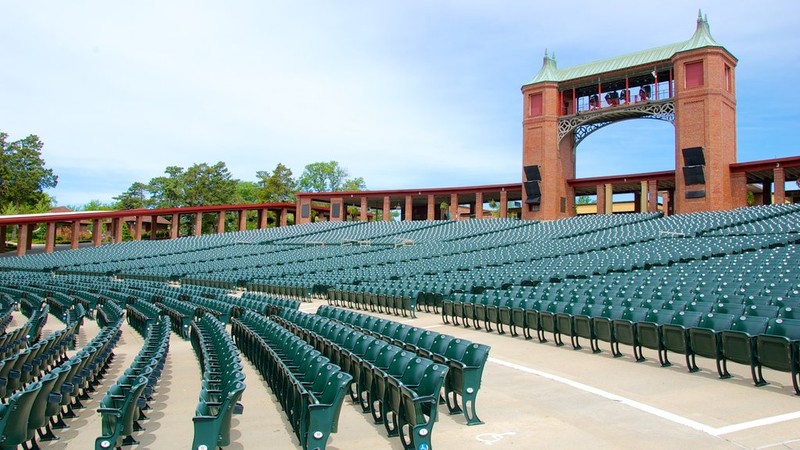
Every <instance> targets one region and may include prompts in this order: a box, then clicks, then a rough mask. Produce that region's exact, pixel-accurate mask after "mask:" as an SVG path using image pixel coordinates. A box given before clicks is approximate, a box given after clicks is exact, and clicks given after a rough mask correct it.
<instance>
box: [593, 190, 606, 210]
mask: <svg viewBox="0 0 800 450" xmlns="http://www.w3.org/2000/svg"><path fill="white" fill-rule="evenodd" d="M595 192H597V214H605V213H606V185H605V184H598V185H597V187H596V188H595Z"/></svg>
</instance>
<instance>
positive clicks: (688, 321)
mask: <svg viewBox="0 0 800 450" xmlns="http://www.w3.org/2000/svg"><path fill="white" fill-rule="evenodd" d="M703 316H705V314H703V313H701V312H699V311H678V312H677V313H676V314H675V315H674V316H673V317H672V324H673V325H681V326H683V327H685V328H692V327H696V326H698V324H699V323H700V320H701V319H702V318H703Z"/></svg>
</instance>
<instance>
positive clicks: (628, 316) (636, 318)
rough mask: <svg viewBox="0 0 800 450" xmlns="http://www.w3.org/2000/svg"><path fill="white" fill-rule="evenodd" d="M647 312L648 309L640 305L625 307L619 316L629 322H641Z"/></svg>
mask: <svg viewBox="0 0 800 450" xmlns="http://www.w3.org/2000/svg"><path fill="white" fill-rule="evenodd" d="M649 312H650V309H648V308H642V307H632V308H625V310H624V311H623V313H622V316H621V317H620V318H621V319H623V320H630V321H631V322H643V321H644V320H645V318H646V317H647V314H648V313H649Z"/></svg>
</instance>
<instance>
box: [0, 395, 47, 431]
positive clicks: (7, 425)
mask: <svg viewBox="0 0 800 450" xmlns="http://www.w3.org/2000/svg"><path fill="white" fill-rule="evenodd" d="M41 388H42V383H40V382H38V381H37V382H35V383H31V384H29V385H27V386H26V387H25V389H23V390H21V391H19V392H17V393H16V394H14V395H13V396H11V398H10V399H9V400H8V403H7V404H5V405H3V406H4V407H5V408H4V409H5V414H3V417H2V419H0V431H2V435H3V438H4V439H3V446H9V447H13V446H16V445H19V444H22V443H23V442H25V441H27V440H28V419H29V418H30V414H31V408H32V407H33V402H34V401H35V400H36V396H37V395H38V394H39V390H41Z"/></svg>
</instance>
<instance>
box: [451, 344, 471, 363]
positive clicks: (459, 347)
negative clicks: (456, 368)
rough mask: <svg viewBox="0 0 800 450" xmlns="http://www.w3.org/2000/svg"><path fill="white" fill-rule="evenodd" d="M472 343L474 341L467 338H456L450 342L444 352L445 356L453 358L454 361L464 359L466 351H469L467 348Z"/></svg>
mask: <svg viewBox="0 0 800 450" xmlns="http://www.w3.org/2000/svg"><path fill="white" fill-rule="evenodd" d="M471 344H472V342H470V341H468V340H466V339H454V340H453V341H451V342H450V345H448V346H447V350H446V351H445V352H444V357H445V358H447V359H452V360H453V361H462V360H463V358H464V353H466V352H467V348H468V347H469V346H470V345H471Z"/></svg>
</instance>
